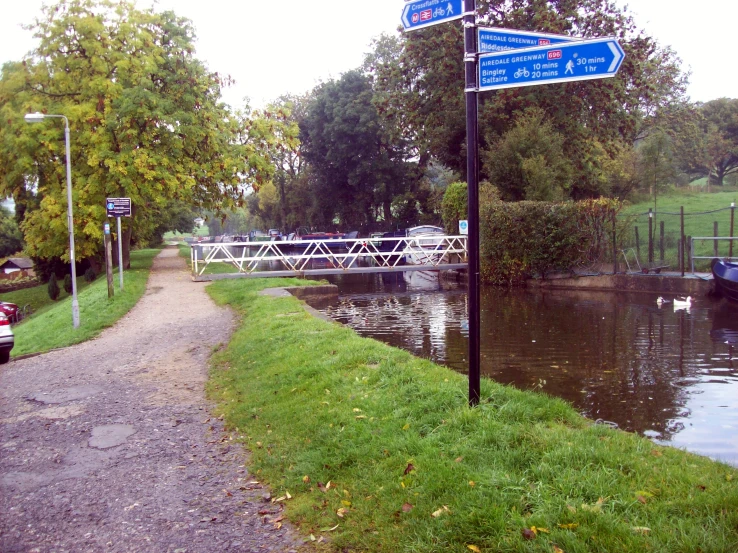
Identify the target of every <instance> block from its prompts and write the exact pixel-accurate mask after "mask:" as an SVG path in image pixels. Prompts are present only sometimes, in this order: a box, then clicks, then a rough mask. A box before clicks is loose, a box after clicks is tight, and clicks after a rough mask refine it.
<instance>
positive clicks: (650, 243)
mask: <svg viewBox="0 0 738 553" xmlns="http://www.w3.org/2000/svg"><path fill="white" fill-rule="evenodd" d="M648 262H649V263H653V209H651V208H650V207H649V208H648Z"/></svg>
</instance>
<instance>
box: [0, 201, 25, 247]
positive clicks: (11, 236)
mask: <svg viewBox="0 0 738 553" xmlns="http://www.w3.org/2000/svg"><path fill="white" fill-rule="evenodd" d="M22 249H23V235H22V234H21V231H20V230H19V229H18V225H17V224H16V222H15V220H14V219H13V216H12V215H11V214H10V212H9V211H8V210H7V209H6V208H5V207H2V206H0V257H8V256H9V255H13V254H14V253H16V252H19V251H20V250H22Z"/></svg>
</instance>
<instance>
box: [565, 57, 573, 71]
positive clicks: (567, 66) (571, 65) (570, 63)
mask: <svg viewBox="0 0 738 553" xmlns="http://www.w3.org/2000/svg"><path fill="white" fill-rule="evenodd" d="M569 73H571V74H572V75H573V74H574V61H573V60H569V61H568V62H567V63H566V71H564V75H567V74H569Z"/></svg>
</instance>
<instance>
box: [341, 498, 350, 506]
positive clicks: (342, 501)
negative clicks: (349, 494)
mask: <svg viewBox="0 0 738 553" xmlns="http://www.w3.org/2000/svg"><path fill="white" fill-rule="evenodd" d="M341 505H345V506H346V507H351V502H350V501H346V500H345V499H342V500H341Z"/></svg>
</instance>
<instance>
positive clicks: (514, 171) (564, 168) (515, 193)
mask: <svg viewBox="0 0 738 553" xmlns="http://www.w3.org/2000/svg"><path fill="white" fill-rule="evenodd" d="M490 142H491V141H490ZM482 161H483V164H484V169H485V170H484V173H485V174H486V176H487V178H488V179H489V181H490V182H491V183H492V184H494V185H495V186H496V187H497V188H498V189H499V190H500V191H501V192H502V195H503V198H504V199H506V200H512V201H520V200H535V201H557V200H562V199H564V198H565V197H566V196H567V195H568V194H567V193H568V187H569V186H570V178H571V171H572V168H571V164H570V163H569V161H568V160H567V159H566V157H565V156H564V137H563V136H561V134H559V133H557V132H556V131H555V130H554V128H553V125H552V124H551V122H550V121H548V120H547V119H546V116H545V113H544V112H543V111H542V110H540V109H531V110H529V111H528V112H526V113H525V114H523V115H522V116H520V117H519V118H518V120H517V123H516V124H515V126H514V127H513V128H512V129H510V130H509V131H507V132H506V133H505V134H504V135H503V136H502V137H500V138H499V139H497V140H496V141H495V142H491V143H490V146H489V148H487V149H486V150H485V152H484V153H483V157H482Z"/></svg>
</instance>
